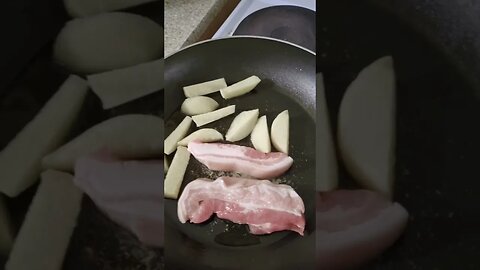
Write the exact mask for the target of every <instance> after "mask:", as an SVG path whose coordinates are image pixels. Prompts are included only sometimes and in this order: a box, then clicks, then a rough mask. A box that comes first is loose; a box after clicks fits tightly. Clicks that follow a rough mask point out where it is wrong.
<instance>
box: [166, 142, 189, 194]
mask: <svg viewBox="0 0 480 270" xmlns="http://www.w3.org/2000/svg"><path fill="white" fill-rule="evenodd" d="M189 160H190V152H188V150H187V148H186V147H184V146H179V147H178V148H177V152H176V153H175V156H174V157H173V160H172V164H170V168H169V169H168V172H167V176H166V177H165V183H164V184H165V185H164V191H163V192H164V196H165V198H169V199H177V198H178V193H179V192H180V187H181V186H182V182H183V177H184V176H185V171H186V170H187V166H188V162H189Z"/></svg>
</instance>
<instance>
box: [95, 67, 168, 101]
mask: <svg viewBox="0 0 480 270" xmlns="http://www.w3.org/2000/svg"><path fill="white" fill-rule="evenodd" d="M163 65H164V60H163V59H159V60H155V61H152V62H148V63H143V64H139V65H136V66H132V67H127V68H122V69H116V70H112V71H107V72H103V73H98V74H94V75H90V76H87V80H88V84H89V85H90V87H91V88H92V90H93V92H94V93H95V94H96V95H97V96H98V97H99V98H100V100H101V101H102V105H103V108H104V109H110V108H113V107H116V106H118V105H122V104H124V103H127V102H129V101H132V100H135V99H138V98H141V97H143V96H146V95H149V94H152V93H154V92H157V91H159V90H161V89H163Z"/></svg>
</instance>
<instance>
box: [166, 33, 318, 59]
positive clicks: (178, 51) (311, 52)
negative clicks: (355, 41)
mask: <svg viewBox="0 0 480 270" xmlns="http://www.w3.org/2000/svg"><path fill="white" fill-rule="evenodd" d="M228 39H263V40H269V41H274V42H279V43H284V44H287V45H290V46H293V47H296V48H298V49H301V50H303V51H305V52H307V53H310V54H312V55H313V56H316V55H317V54H316V53H315V52H314V51H311V50H309V49H307V48H304V47H302V46H300V45H297V44H295V43H292V42H289V41H285V40H281V39H276V38H271V37H262V36H247V35H238V36H229V37H222V38H215V39H206V40H201V41H198V42H195V43H192V44H190V45H187V46H185V47H182V48H180V49H179V50H177V51H175V52H173V53H170V54H169V55H167V56H166V57H165V60H167V59H168V58H169V57H171V56H173V55H175V54H177V53H180V52H183V51H185V50H187V49H189V48H191V47H194V46H197V45H201V44H205V43H209V42H215V41H220V40H228Z"/></svg>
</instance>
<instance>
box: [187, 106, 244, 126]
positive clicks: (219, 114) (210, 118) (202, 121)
mask: <svg viewBox="0 0 480 270" xmlns="http://www.w3.org/2000/svg"><path fill="white" fill-rule="evenodd" d="M233 113H235V105H230V106H227V107H224V108H221V109H218V110H215V111H213V112H208V113H203V114H199V115H194V116H192V119H193V122H195V124H196V125H197V127H201V126H204V125H206V124H209V123H211V122H215V121H217V120H219V119H222V118H224V117H227V116H229V115H230V114H233Z"/></svg>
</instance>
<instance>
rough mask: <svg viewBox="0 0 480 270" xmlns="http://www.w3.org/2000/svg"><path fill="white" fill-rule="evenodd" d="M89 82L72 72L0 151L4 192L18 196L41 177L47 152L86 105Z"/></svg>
mask: <svg viewBox="0 0 480 270" xmlns="http://www.w3.org/2000/svg"><path fill="white" fill-rule="evenodd" d="M87 93H88V85H87V82H86V81H85V80H83V79H82V78H80V77H78V76H75V75H71V76H70V77H68V79H67V80H66V81H65V82H64V83H63V84H62V85H61V86H60V88H59V89H58V91H57V93H55V94H54V95H53V96H52V97H51V98H50V100H49V101H48V102H47V103H46V104H45V106H43V108H42V109H41V110H40V112H39V113H38V114H37V115H36V116H35V117H34V118H33V120H32V121H30V122H29V123H28V124H27V125H26V126H25V127H24V128H23V129H22V130H21V131H20V132H19V133H18V134H17V136H15V138H14V139H13V140H12V141H10V142H9V143H8V145H7V146H6V147H5V148H4V149H3V151H1V152H0V192H2V193H4V194H6V195H8V196H10V197H15V196H17V195H18V194H20V193H21V192H22V191H24V190H25V189H26V188H28V187H30V186H31V185H33V184H34V183H35V182H36V181H37V180H38V175H39V174H40V172H41V160H42V158H43V156H45V155H46V154H48V153H50V152H51V151H53V150H54V149H55V148H57V147H58V146H60V145H61V144H62V143H63V141H64V140H65V137H66V136H67V135H68V133H69V132H70V128H71V126H72V125H73V122H74V121H75V119H76V118H77V115H78V114H79V112H80V110H81V109H82V105H83V102H84V100H85V96H86V95H87Z"/></svg>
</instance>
